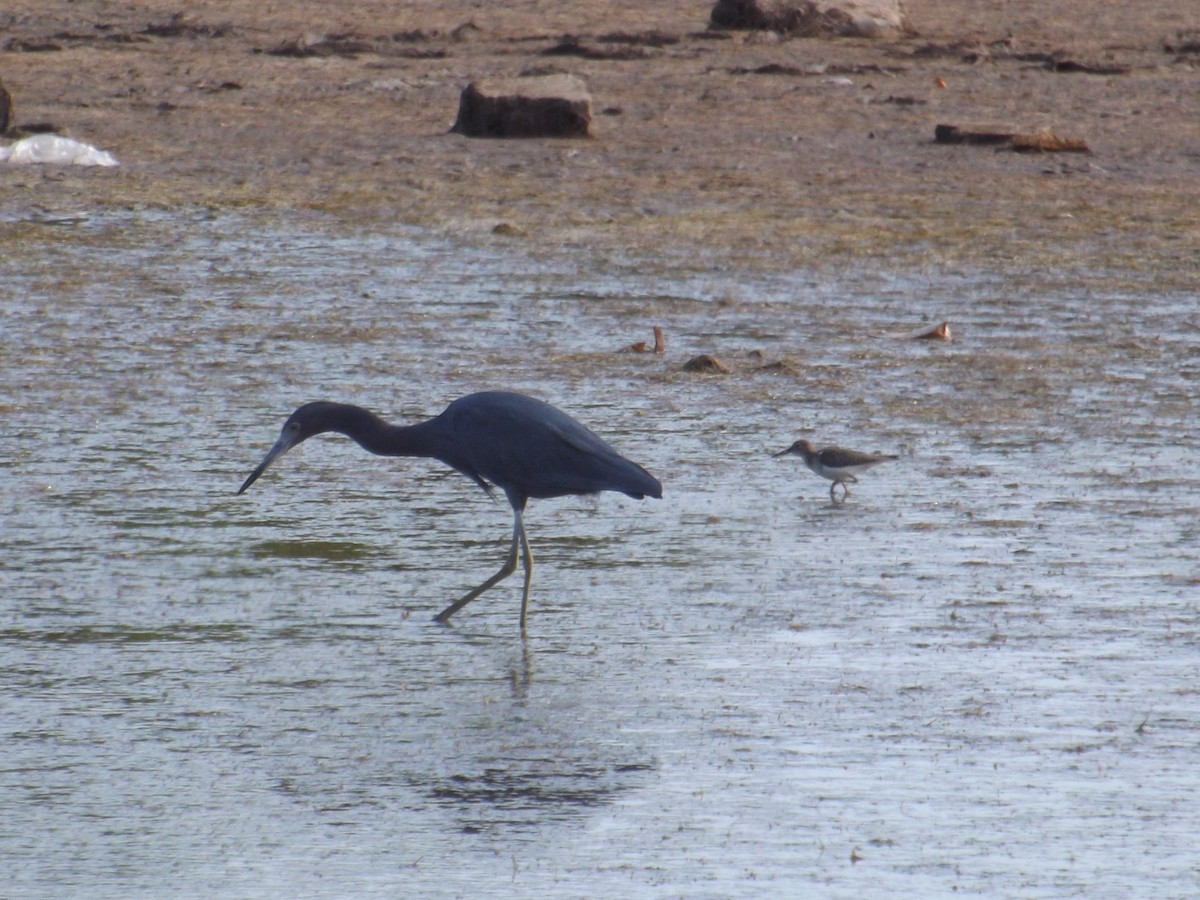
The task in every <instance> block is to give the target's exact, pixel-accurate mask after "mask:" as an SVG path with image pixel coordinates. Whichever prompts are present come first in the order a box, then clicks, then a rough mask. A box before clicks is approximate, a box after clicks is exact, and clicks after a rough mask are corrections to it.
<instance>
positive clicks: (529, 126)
mask: <svg viewBox="0 0 1200 900" xmlns="http://www.w3.org/2000/svg"><path fill="white" fill-rule="evenodd" d="M591 124H592V98H591V95H590V94H588V91H587V88H586V87H585V86H584V83H583V81H582V80H580V79H579V78H576V77H575V76H573V75H544V76H536V77H532V78H489V79H487V80H485V81H473V82H471V83H470V84H469V85H467V87H466V89H465V90H464V91H463V92H462V96H461V97H460V98H459V102H458V118H457V119H456V120H455V122H454V127H453V128H451V129H450V130H451V131H453V132H457V133H458V134H463V135H466V136H468V137H500V138H504V137H507V138H518V137H562V138H572V137H588V136H589V134H590V130H591Z"/></svg>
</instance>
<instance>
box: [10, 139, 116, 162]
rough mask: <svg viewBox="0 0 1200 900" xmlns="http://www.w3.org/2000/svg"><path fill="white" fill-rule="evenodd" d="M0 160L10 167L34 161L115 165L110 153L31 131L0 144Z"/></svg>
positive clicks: (114, 158)
mask: <svg viewBox="0 0 1200 900" xmlns="http://www.w3.org/2000/svg"><path fill="white" fill-rule="evenodd" d="M0 163H8V164H9V165H12V166H17V165H31V164H34V163H47V164H50V165H60V166H115V165H118V163H117V158H116V157H115V156H113V155H112V154H111V153H108V152H107V151H104V150H99V149H97V148H96V147H93V146H91V145H90V144H84V143H80V142H79V141H75V140H72V139H71V138H65V137H60V136H59V135H57V134H35V135H33V136H32V137H27V138H22V139H21V140H19V141H17V142H15V143H13V144H9V145H8V146H7V147H0Z"/></svg>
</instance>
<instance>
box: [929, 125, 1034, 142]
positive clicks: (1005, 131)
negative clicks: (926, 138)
mask: <svg viewBox="0 0 1200 900" xmlns="http://www.w3.org/2000/svg"><path fill="white" fill-rule="evenodd" d="M1016 133H1017V129H1015V128H1010V127H1008V126H1006V125H936V126H934V129H933V140H934V142H935V143H938V144H985V145H989V144H990V145H996V144H1008V143H1011V142H1012V139H1013V135H1014V134H1016Z"/></svg>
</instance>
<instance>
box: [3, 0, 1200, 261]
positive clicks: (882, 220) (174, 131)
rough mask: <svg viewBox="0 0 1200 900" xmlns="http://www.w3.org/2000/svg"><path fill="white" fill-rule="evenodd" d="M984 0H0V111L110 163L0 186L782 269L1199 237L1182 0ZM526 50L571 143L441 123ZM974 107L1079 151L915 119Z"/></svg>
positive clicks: (1191, 248)
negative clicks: (849, 9) (726, 28)
mask: <svg viewBox="0 0 1200 900" xmlns="http://www.w3.org/2000/svg"><path fill="white" fill-rule="evenodd" d="M994 7H995V4H991V3H985V2H982V0H980V2H968V3H958V4H955V5H954V9H953V10H948V9H946V8H944V6H943V5H939V4H934V3H931V2H913V3H910V4H908V9H909V12H910V15H911V17H912V19H913V22H914V24H915V26H916V28H917V31H918V34H916V35H913V36H911V37H907V38H904V39H902V40H895V41H866V40H809V39H796V40H780V39H778V38H777V37H775V36H772V35H763V34H746V33H714V32H711V31H709V30H708V29H707V28H706V25H707V16H708V10H709V6H708V5H707V4H702V3H678V2H677V3H667V4H656V5H655V6H654V8H653V9H652V10H650V11H647V10H645V9H643V8H642V7H641V6H640V5H637V4H631V3H605V4H583V3H574V2H569V3H562V4H554V5H553V6H551V7H548V8H541V7H539V6H536V5H533V4H520V5H517V6H515V7H514V6H506V7H505V8H504V9H502V10H501V9H497V10H490V9H486V8H484V9H481V8H478V7H477V5H474V4H470V3H466V2H448V3H440V4H438V5H437V7H436V8H417V9H412V8H408V7H405V8H396V7H395V6H394V5H393V4H387V3H359V4H355V5H354V7H353V9H350V8H346V9H342V8H340V7H334V6H331V5H328V4H317V3H312V2H293V3H288V4H286V5H282V6H273V7H270V8H267V9H264V8H262V7H261V5H260V4H255V3H251V2H221V3H217V2H205V3H198V4H193V5H191V6H190V7H189V8H188V9H187V11H186V12H181V11H180V9H179V7H178V6H177V5H173V4H167V3H157V2H150V3H141V4H136V5H134V4H126V3H111V2H103V0H90V2H83V3H65V2H51V3H48V4H47V3H44V2H36V3H35V2H33V0H17V2H16V3H15V5H10V11H9V12H7V13H4V14H3V15H0V26H2V29H3V30H2V31H0V47H2V48H4V49H3V52H0V79H3V81H4V82H5V84H6V85H7V86H8V89H9V90H10V92H11V93H12V95H13V98H14V101H15V107H16V109H15V116H14V119H15V121H16V123H17V124H18V125H19V124H22V123H29V122H49V123H53V124H54V125H56V126H57V127H58V128H59V129H60V130H61V131H62V132H63V133H66V134H70V135H72V136H74V137H76V138H78V139H80V140H84V141H86V142H88V143H92V144H95V145H97V146H99V147H102V148H104V149H107V150H110V151H112V152H113V153H114V154H115V155H116V156H117V157H118V158H119V159H120V160H121V163H122V165H121V167H120V168H119V169H117V170H114V171H104V172H101V171H95V170H91V171H64V170H61V169H51V170H46V169H41V168H29V169H16V168H8V169H6V170H5V171H3V172H2V173H0V177H2V178H3V184H4V185H5V190H4V194H5V199H4V200H3V206H4V207H7V208H8V215H9V216H10V217H11V216H13V215H19V211H20V209H21V208H22V207H24V206H27V205H29V204H39V205H41V206H43V207H48V208H50V209H58V208H79V207H84V208H86V207H90V206H93V205H124V206H166V207H171V206H177V205H211V206H239V207H243V208H252V209H253V208H262V209H265V210H268V211H269V210H277V209H285V210H286V209H314V210H322V211H328V212H332V213H334V214H336V215H337V216H344V217H349V218H352V219H356V220H371V219H374V218H376V217H377V218H378V219H380V220H383V221H399V222H403V223H408V224H412V225H416V226H420V227H427V228H432V229H436V230H442V231H449V232H457V233H463V234H488V233H490V232H491V231H492V229H494V228H495V227H496V226H497V225H501V224H503V225H505V226H506V228H505V229H504V230H506V231H507V232H508V233H509V234H510V235H513V234H515V235H517V236H528V237H529V238H530V239H534V240H552V241H561V240H577V239H578V240H584V241H587V242H589V243H595V244H597V245H603V246H615V247H623V246H631V245H636V246H640V247H644V246H645V245H646V244H647V242H655V241H661V242H664V243H665V244H670V245H673V246H710V247H715V248H722V249H724V250H726V251H728V252H729V253H731V254H732V255H735V256H736V255H738V254H740V253H745V254H748V255H751V256H753V255H758V254H760V253H762V251H763V250H764V248H766V249H767V251H768V252H767V254H766V255H768V256H769V257H770V262H769V264H771V265H781V266H794V265H818V264H820V263H821V262H823V261H827V260H829V259H831V258H835V259H836V258H839V257H841V256H843V255H845V254H853V255H856V256H862V255H867V256H873V255H878V256H886V257H889V258H893V259H897V260H898V261H900V262H903V261H904V260H905V258H909V257H911V260H910V261H914V262H915V261H919V260H920V259H923V258H928V257H929V255H930V254H934V255H935V256H936V257H937V258H938V259H943V260H945V261H948V262H954V261H961V262H963V263H966V264H974V263H978V262H981V261H985V260H986V259H987V258H994V257H997V256H1008V257H1012V256H1016V255H1019V254H1021V253H1030V254H1033V255H1035V256H1038V255H1044V254H1050V255H1051V256H1055V255H1056V254H1058V253H1065V254H1067V255H1068V257H1070V256H1072V255H1075V256H1078V257H1080V258H1091V257H1094V256H1096V255H1099V256H1101V257H1102V258H1103V259H1102V262H1103V264H1104V265H1106V266H1109V265H1111V266H1115V267H1122V266H1129V267H1132V268H1135V269H1141V268H1143V267H1149V266H1154V265H1156V264H1157V263H1156V262H1155V260H1156V259H1157V258H1158V257H1160V255H1161V254H1164V253H1165V254H1167V255H1168V256H1169V257H1170V258H1171V259H1174V260H1187V259H1188V258H1189V255H1191V256H1194V255H1195V250H1196V249H1197V244H1198V243H1200V239H1198V238H1197V235H1196V229H1195V227H1194V225H1193V224H1192V223H1193V219H1194V204H1193V203H1192V201H1191V199H1190V198H1191V197H1193V196H1194V185H1195V183H1196V179H1197V177H1198V176H1200V153H1197V151H1196V148H1197V147H1200V91H1198V90H1197V81H1198V80H1200V72H1198V69H1200V54H1198V53H1194V52H1191V51H1187V50H1183V51H1181V50H1180V47H1181V46H1182V45H1180V44H1179V43H1178V42H1176V43H1175V44H1172V40H1173V37H1174V36H1177V35H1178V34H1179V33H1180V32H1181V31H1183V30H1186V29H1187V28H1189V27H1191V26H1192V24H1193V23H1191V22H1190V2H1188V0H1159V2H1155V3H1153V4H1151V5H1149V6H1143V7H1139V8H1138V9H1136V10H1128V9H1112V10H1110V9H1105V10H1101V11H1100V12H1099V13H1097V12H1096V11H1094V10H1093V9H1092V6H1091V4H1088V3H1086V2H1085V0H1070V2H1060V3H1052V4H1032V3H1031V4H1005V5H1004V8H1003V9H1000V10H997V9H995V8H994ZM564 35H569V36H571V37H572V39H573V41H574V45H575V46H576V47H577V48H578V50H577V51H571V50H570V44H568V45H567V49H566V51H564V50H563V45H564V42H563V38H564ZM1054 60H1065V61H1067V62H1068V63H1071V64H1072V65H1071V66H1057V67H1056V66H1054V65H1052V64H1051V63H1052V62H1053V61H1054ZM1076 64H1077V65H1076ZM1072 66H1074V67H1072ZM530 71H547V72H569V73H571V74H575V75H579V76H581V77H582V78H584V79H585V80H586V82H587V83H588V85H589V87H590V90H591V93H592V96H593V101H594V109H595V112H596V116H595V122H594V132H595V136H594V137H593V138H591V139H590V140H573V141H497V140H476V139H469V138H464V137H461V136H458V135H453V134H449V133H448V129H449V127H450V125H451V123H452V122H453V120H454V115H455V111H456V106H457V98H458V94H459V92H460V91H461V90H462V88H463V87H464V86H465V85H466V84H467V83H468V82H469V81H470V80H471V79H472V78H478V77H485V76H492V75H516V74H520V73H522V72H530ZM977 122H1000V123H1007V124H1011V125H1012V126H1014V127H1016V128H1018V129H1021V130H1026V131H1032V130H1037V129H1048V130H1050V131H1053V132H1054V133H1055V134H1058V135H1060V136H1063V137H1068V138H1074V139H1079V140H1082V141H1084V142H1086V144H1087V146H1088V147H1089V148H1090V150H1091V153H1090V154H1080V153H1032V154H1030V153H1013V152H1008V151H1006V150H998V149H997V148H993V147H981V146H963V145H957V146H955V145H942V144H936V143H934V141H933V135H934V129H935V126H936V125H938V124H941V123H951V124H970V123H977ZM1044 261H1045V260H1041V262H1044ZM1041 262H1039V260H1038V259H1035V260H1034V261H1033V264H1041Z"/></svg>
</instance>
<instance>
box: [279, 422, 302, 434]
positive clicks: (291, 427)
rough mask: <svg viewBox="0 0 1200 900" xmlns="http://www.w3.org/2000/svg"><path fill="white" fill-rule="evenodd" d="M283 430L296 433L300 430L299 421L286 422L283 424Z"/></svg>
mask: <svg viewBox="0 0 1200 900" xmlns="http://www.w3.org/2000/svg"><path fill="white" fill-rule="evenodd" d="M283 430H284V431H286V432H287V433H288V434H296V433H297V432H298V431H299V430H300V423H299V422H288V423H287V424H286V425H284V426H283Z"/></svg>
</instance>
